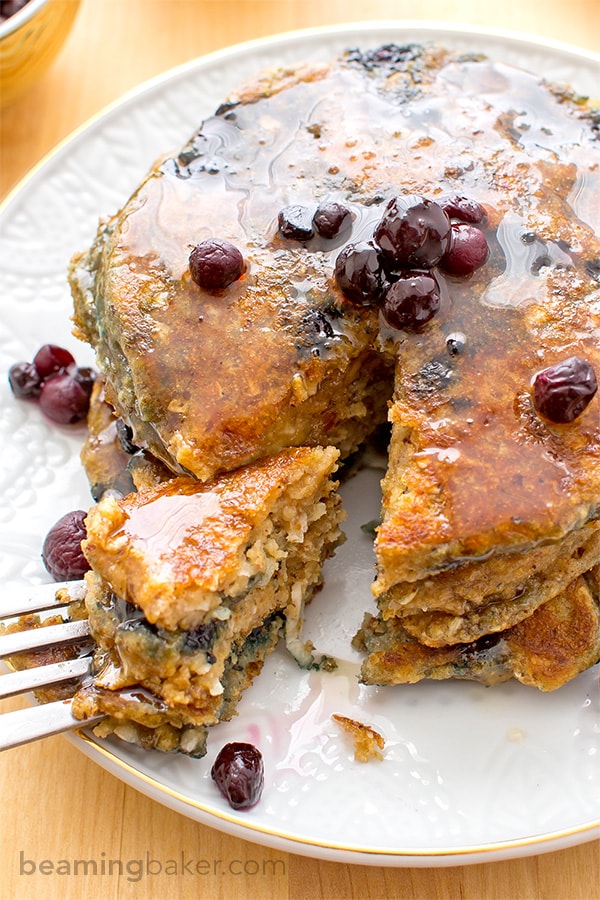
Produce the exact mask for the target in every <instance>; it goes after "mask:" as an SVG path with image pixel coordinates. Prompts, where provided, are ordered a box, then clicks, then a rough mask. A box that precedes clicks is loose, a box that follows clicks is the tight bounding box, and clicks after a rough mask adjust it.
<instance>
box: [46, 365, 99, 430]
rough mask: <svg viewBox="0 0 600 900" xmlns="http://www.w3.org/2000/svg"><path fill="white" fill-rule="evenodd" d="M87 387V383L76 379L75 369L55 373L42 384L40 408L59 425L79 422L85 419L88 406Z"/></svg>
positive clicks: (88, 391)
mask: <svg viewBox="0 0 600 900" xmlns="http://www.w3.org/2000/svg"><path fill="white" fill-rule="evenodd" d="M88 388H89V385H88V383H86V382H85V381H84V382H83V383H81V382H80V381H79V380H78V375H77V370H75V372H74V373H69V372H64V373H63V374H61V375H55V376H54V378H49V379H48V381H44V383H43V384H42V389H41V392H40V401H39V402H40V408H41V410H42V412H43V413H44V414H45V415H46V416H48V418H49V419H52V421H53V422H59V423H60V424H61V425H72V424H74V423H75V422H80V421H81V420H82V419H85V417H86V416H87V414H88V410H89V408H90V390H89V389H88Z"/></svg>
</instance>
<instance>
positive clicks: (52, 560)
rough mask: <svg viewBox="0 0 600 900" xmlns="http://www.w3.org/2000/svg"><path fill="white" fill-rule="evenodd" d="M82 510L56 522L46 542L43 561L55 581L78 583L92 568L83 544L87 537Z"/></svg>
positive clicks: (70, 513)
mask: <svg viewBox="0 0 600 900" xmlns="http://www.w3.org/2000/svg"><path fill="white" fill-rule="evenodd" d="M86 515H87V513H86V512H85V511H84V510H82V509H76V510H73V512H68V513H66V514H65V515H64V516H62V517H61V518H60V519H59V520H58V522H56V523H55V524H54V525H53V526H52V528H51V529H50V531H49V532H48V534H47V535H46V538H45V540H44V545H43V548H42V560H43V563H44V565H45V567H46V569H47V570H48V572H49V573H50V574H51V575H52V577H53V578H54V580H55V581H76V580H77V579H78V578H81V577H82V576H83V575H84V574H85V573H86V572H87V571H88V569H89V568H90V565H89V563H88V561H87V559H86V558H85V556H84V555H83V550H82V549H81V542H82V540H84V538H85V537H86V530H85V517H86Z"/></svg>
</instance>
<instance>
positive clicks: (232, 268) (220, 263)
mask: <svg viewBox="0 0 600 900" xmlns="http://www.w3.org/2000/svg"><path fill="white" fill-rule="evenodd" d="M189 266H190V274H191V276H192V278H193V280H194V281H195V282H196V284H197V285H198V287H201V288H203V289H204V290H205V291H220V290H223V288H226V287H228V286H229V285H230V284H232V283H233V282H234V281H237V280H238V278H241V276H242V275H243V273H244V270H245V263H244V257H243V256H242V254H241V253H240V251H239V250H238V248H237V247H236V246H235V245H234V244H231V243H230V242H229V241H223V240H221V239H220V238H210V239H209V240H206V241H201V242H200V243H199V244H196V246H195V247H194V249H193V250H192V252H191V253H190V257H189Z"/></svg>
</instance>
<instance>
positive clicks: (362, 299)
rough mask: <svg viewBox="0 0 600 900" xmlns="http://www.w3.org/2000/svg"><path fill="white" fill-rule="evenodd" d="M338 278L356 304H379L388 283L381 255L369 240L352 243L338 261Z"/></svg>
mask: <svg viewBox="0 0 600 900" xmlns="http://www.w3.org/2000/svg"><path fill="white" fill-rule="evenodd" d="M335 280H336V282H337V284H338V287H339V288H340V290H341V291H342V292H343V294H344V296H345V297H347V298H348V300H350V301H352V303H356V304H358V305H360V306H368V305H370V304H372V303H379V302H380V301H381V298H382V294H383V289H384V287H385V283H386V282H385V272H384V269H383V262H382V259H381V254H380V253H379V251H378V250H377V248H376V247H375V246H374V245H373V244H371V243H368V242H366V241H360V242H359V243H356V244H348V245H347V246H346V247H344V249H343V250H342V251H341V253H340V254H339V255H338V258H337V260H336V263H335Z"/></svg>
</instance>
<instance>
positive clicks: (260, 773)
mask: <svg viewBox="0 0 600 900" xmlns="http://www.w3.org/2000/svg"><path fill="white" fill-rule="evenodd" d="M210 774H211V775H212V777H213V779H214V782H215V784H216V785H217V787H218V789H219V791H220V792H221V794H222V795H223V797H225V799H226V800H227V802H228V803H229V805H230V806H232V807H233V809H248V808H249V807H251V806H254V805H255V804H256V803H257V802H258V800H259V799H260V795H261V794H262V790H263V787H264V781H265V775H264V764H263V758H262V754H261V752H260V750H258V748H257V747H255V746H254V745H253V744H245V743H242V742H233V743H231V744H225V746H224V747H223V748H222V749H221V750H220V751H219V754H218V755H217V758H216V759H215V762H214V764H213V767H212V769H211V773H210Z"/></svg>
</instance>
